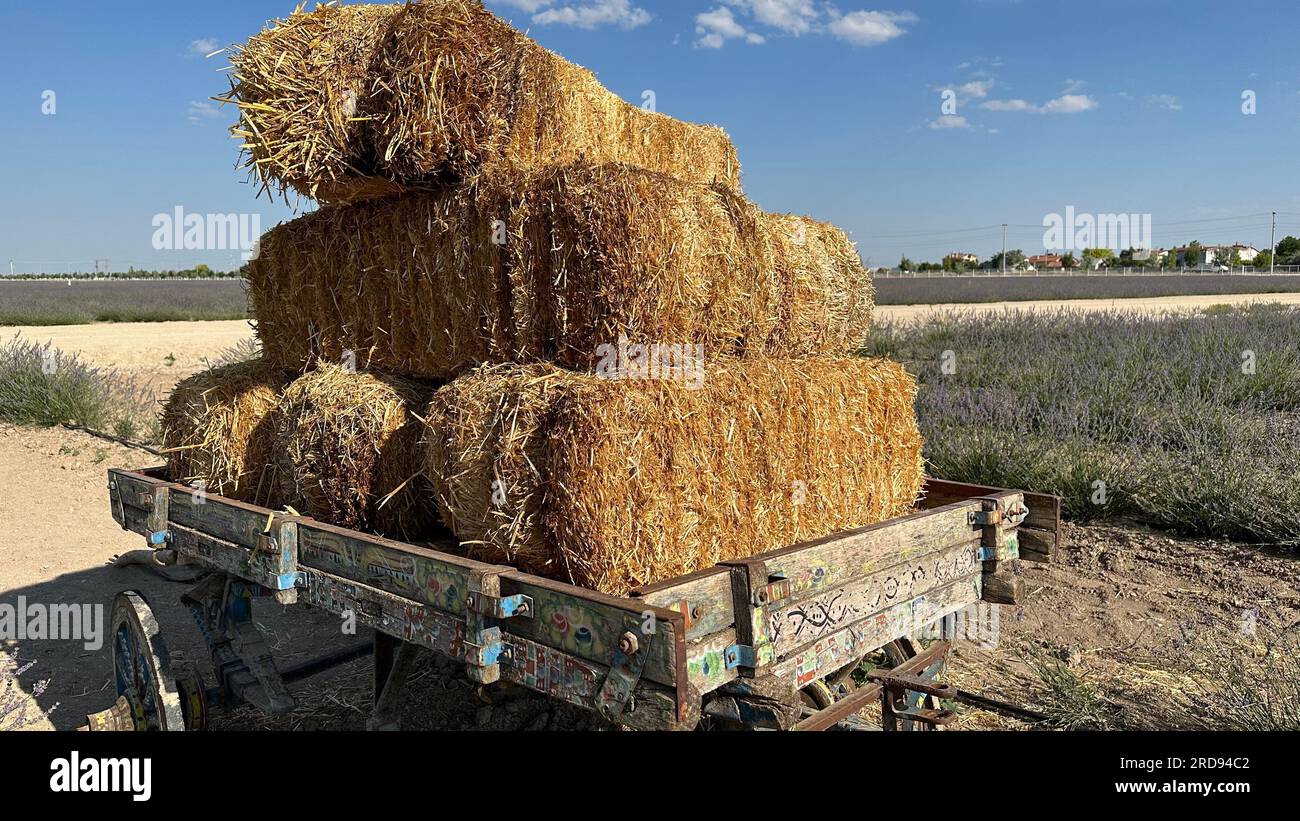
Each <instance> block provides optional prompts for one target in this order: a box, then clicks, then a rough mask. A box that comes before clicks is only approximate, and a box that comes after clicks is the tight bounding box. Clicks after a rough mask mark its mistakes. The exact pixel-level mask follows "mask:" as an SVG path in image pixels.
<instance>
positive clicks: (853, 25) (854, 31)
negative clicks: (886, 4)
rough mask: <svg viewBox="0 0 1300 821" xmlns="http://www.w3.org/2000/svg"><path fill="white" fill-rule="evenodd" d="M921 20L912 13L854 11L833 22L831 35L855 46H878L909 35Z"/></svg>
mask: <svg viewBox="0 0 1300 821" xmlns="http://www.w3.org/2000/svg"><path fill="white" fill-rule="evenodd" d="M918 19H919V18H917V16H916V15H915V14H912V13H911V12H910V11H901V12H893V11H854V12H850V13H849V14H846V15H844V16H843V17H838V18H836V19H835V20H833V21H832V22H831V25H830V29H831V34H834V35H835V36H836V37H838V38H840V39H841V40H844V41H846V42H849V43H852V44H853V45H855V46H878V45H880V44H881V43H888V42H889V41H890V40H893V39H895V38H898V37H902V36H903V35H904V34H906V33H907V29H906V28H904V26H908V25H911V24H912V23H915V22H916V21H917V20H918Z"/></svg>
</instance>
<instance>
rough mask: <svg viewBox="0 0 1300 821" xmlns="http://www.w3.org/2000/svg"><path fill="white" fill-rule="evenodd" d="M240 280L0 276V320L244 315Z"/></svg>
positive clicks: (69, 321)
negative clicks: (21, 278)
mask: <svg viewBox="0 0 1300 821" xmlns="http://www.w3.org/2000/svg"><path fill="white" fill-rule="evenodd" d="M247 316H248V299H247V296H246V295H245V286H244V282H243V280H237V279H231V280H225V279H205V280H143V281H142V280H125V281H100V280H97V281H91V282H83V281H69V280H62V279H60V280H49V281H23V282H15V281H4V282H0V325H80V324H85V323H88V322H169V321H177V320H211V319H244V318H245V317H247Z"/></svg>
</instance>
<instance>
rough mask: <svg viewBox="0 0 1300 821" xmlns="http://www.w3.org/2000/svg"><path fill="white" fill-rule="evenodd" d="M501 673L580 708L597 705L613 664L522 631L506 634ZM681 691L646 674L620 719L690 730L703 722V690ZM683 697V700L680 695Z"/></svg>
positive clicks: (642, 727) (624, 722)
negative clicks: (539, 640) (559, 647)
mask: <svg viewBox="0 0 1300 821" xmlns="http://www.w3.org/2000/svg"><path fill="white" fill-rule="evenodd" d="M505 644H506V655H505V656H504V657H503V659H502V663H501V678H502V680H504V681H510V682H513V683H515V684H519V685H521V686H524V687H527V688H529V689H530V690H536V691H538V692H540V693H544V694H546V695H548V696H550V697H551V698H556V699H560V700H561V701H566V702H568V703H570V704H575V705H577V706H579V707H585V708H587V709H589V710H596V709H597V707H596V704H597V702H598V701H599V698H600V690H601V685H602V684H603V683H604V681H605V679H606V678H607V677H608V675H609V667H608V666H607V665H603V664H597V663H594V662H590V661H587V660H585V659H582V658H579V657H577V656H575V655H573V654H572V653H566V652H563V651H561V650H557V649H555V648H553V647H548V646H546V645H544V644H539V643H537V642H535V641H530V640H528V639H526V638H523V637H522V636H515V635H507V636H506V637H505ZM685 689H686V693H685V696H684V697H680V696H679V694H678V692H677V690H675V689H673V688H669V687H664V686H663V685H659V684H654V683H652V682H649V681H645V680H644V679H643V680H642V681H641V682H640V683H639V684H638V685H637V687H636V690H635V691H634V693H633V706H634V709H632V710H631V711H630V712H625V713H624V714H623V715H621V716H620V717H619V719H618V723H619V724H622V725H623V726H625V727H629V728H631V729H634V730H689V729H692V728H693V727H694V726H695V725H696V724H698V723H699V719H700V714H699V701H700V699H699V693H697V692H695V691H694V690H693V689H692V688H690V687H687V688H685ZM679 699H680V700H679Z"/></svg>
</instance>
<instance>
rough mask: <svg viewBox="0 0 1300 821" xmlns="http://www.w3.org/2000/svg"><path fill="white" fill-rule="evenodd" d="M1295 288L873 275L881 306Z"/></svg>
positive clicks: (1117, 278) (1265, 280)
mask: <svg viewBox="0 0 1300 821" xmlns="http://www.w3.org/2000/svg"><path fill="white" fill-rule="evenodd" d="M1297 291H1300V274H1289V275H1287V274H1278V275H1277V276H1268V275H1263V274H1260V275H1255V274H1251V275H1248V276H1247V275H1229V274H1183V275H1169V276H1156V275H1151V276H1142V275H1132V276H1125V275H1111V274H1107V275H1104V276H1102V275H1097V276H1082V275H1080V276H1012V277H996V276H994V277H986V276H978V277H973V276H946V277H899V278H895V277H877V278H876V300H877V302H879V304H880V305H882V306H884V305H936V304H943V303H979V302H1019V301H1025V300H1063V299H1140V298H1150V297H1167V296H1193V295H1198V294H1199V295H1215V294H1276V293H1295V292H1297Z"/></svg>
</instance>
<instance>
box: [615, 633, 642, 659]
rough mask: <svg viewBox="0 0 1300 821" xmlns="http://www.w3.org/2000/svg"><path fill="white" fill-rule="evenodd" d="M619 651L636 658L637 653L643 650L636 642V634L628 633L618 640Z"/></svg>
mask: <svg viewBox="0 0 1300 821" xmlns="http://www.w3.org/2000/svg"><path fill="white" fill-rule="evenodd" d="M618 649H620V650H622V651H623V655H625V656H635V655H636V651H637V650H639V649H641V645H640V643H639V642H638V641H637V640H636V633H632V632H630V631H629V632H627V633H624V634H623V638H621V639H619V640H618Z"/></svg>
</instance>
